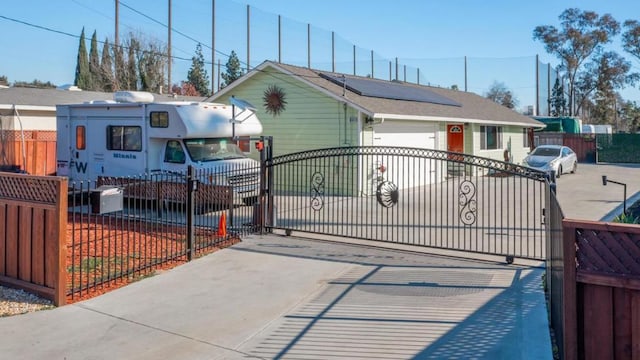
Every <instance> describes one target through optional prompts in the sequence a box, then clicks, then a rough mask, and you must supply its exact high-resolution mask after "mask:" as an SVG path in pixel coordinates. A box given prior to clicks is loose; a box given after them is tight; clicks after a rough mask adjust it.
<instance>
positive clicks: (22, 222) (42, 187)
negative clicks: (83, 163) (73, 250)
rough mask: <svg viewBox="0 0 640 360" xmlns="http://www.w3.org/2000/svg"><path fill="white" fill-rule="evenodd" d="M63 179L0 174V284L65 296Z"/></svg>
mask: <svg viewBox="0 0 640 360" xmlns="http://www.w3.org/2000/svg"><path fill="white" fill-rule="evenodd" d="M66 228H67V180H66V178H60V177H51V176H46V177H42V176H31V175H23V174H9V173H1V174H0V284H2V285H7V286H11V287H15V288H20V289H24V290H27V291H30V292H33V293H36V294H38V295H40V296H42V297H44V298H47V299H50V300H51V301H53V303H54V304H55V305H56V306H60V305H64V304H65V296H66V277H67V275H66V271H67V270H66V251H67V250H66V244H65V241H66Z"/></svg>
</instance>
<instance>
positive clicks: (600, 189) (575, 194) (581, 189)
mask: <svg viewBox="0 0 640 360" xmlns="http://www.w3.org/2000/svg"><path fill="white" fill-rule="evenodd" d="M602 175H607V178H608V179H611V180H615V181H618V182H622V183H626V184H627V205H628V206H630V205H631V204H632V203H633V202H635V201H637V200H639V199H640V195H639V194H638V193H639V192H640V164H629V165H624V164H623V165H608V164H579V166H578V172H577V173H576V174H565V175H563V176H562V177H560V179H558V181H557V194H558V201H559V202H560V206H561V207H562V211H563V212H564V215H565V217H566V218H568V219H577V220H601V219H603V220H607V221H610V220H611V219H612V218H613V217H614V216H615V215H617V214H619V213H621V212H622V199H623V187H622V186H620V185H616V184H612V183H609V184H608V185H607V186H603V185H602Z"/></svg>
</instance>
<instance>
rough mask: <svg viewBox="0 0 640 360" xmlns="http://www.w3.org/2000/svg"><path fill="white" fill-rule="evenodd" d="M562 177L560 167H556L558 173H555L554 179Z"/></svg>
mask: <svg viewBox="0 0 640 360" xmlns="http://www.w3.org/2000/svg"><path fill="white" fill-rule="evenodd" d="M561 175H562V166H558V171H556V179H559V178H560V176H561Z"/></svg>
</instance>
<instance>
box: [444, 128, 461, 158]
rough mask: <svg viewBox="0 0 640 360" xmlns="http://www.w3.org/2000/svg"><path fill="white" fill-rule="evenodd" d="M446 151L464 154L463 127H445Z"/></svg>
mask: <svg viewBox="0 0 640 360" xmlns="http://www.w3.org/2000/svg"><path fill="white" fill-rule="evenodd" d="M447 151H451V152H458V153H464V125H463V124H448V125H447Z"/></svg>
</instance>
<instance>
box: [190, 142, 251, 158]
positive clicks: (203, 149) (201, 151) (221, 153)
mask: <svg viewBox="0 0 640 360" xmlns="http://www.w3.org/2000/svg"><path fill="white" fill-rule="evenodd" d="M184 144H185V146H186V147H187V151H189V156H191V160H193V161H195V162H198V161H202V162H204V161H217V160H228V159H241V158H245V157H246V155H245V154H244V153H243V152H242V150H240V148H239V147H238V145H236V144H235V143H234V142H233V141H232V140H231V139H229V138H222V139H221V138H199V139H185V140H184Z"/></svg>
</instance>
